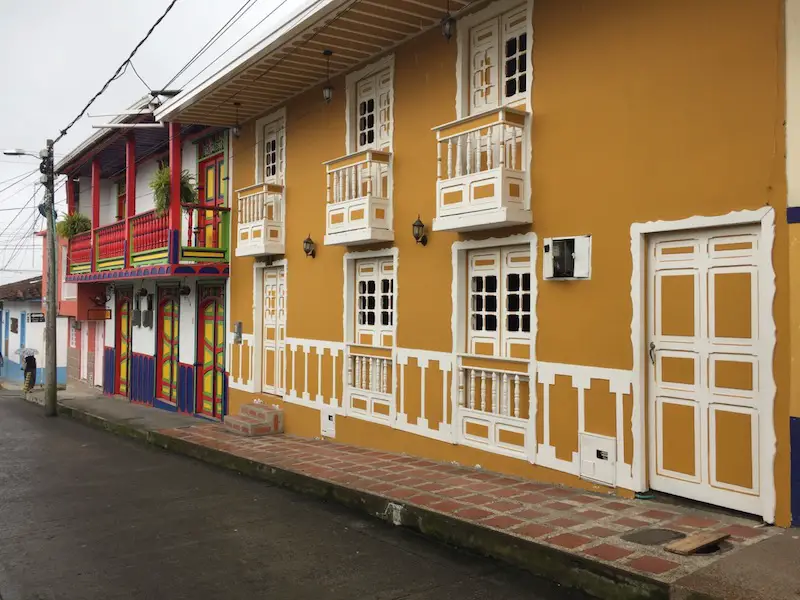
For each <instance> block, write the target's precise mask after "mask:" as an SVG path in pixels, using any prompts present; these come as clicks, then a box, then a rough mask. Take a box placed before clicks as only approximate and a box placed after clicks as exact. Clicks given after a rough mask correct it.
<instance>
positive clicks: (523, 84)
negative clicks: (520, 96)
mask: <svg viewBox="0 0 800 600" xmlns="http://www.w3.org/2000/svg"><path fill="white" fill-rule="evenodd" d="M527 89H528V80H527V79H526V77H525V75H520V76H519V91H520V93H524V92H525V91H526V90H527Z"/></svg>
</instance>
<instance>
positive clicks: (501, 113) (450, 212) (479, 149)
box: [433, 108, 531, 231]
mask: <svg viewBox="0 0 800 600" xmlns="http://www.w3.org/2000/svg"><path fill="white" fill-rule="evenodd" d="M526 118H527V113H525V112H522V111H519V110H516V109H512V108H499V109H496V110H494V111H491V112H488V113H483V114H480V115H473V116H470V117H467V118H466V119H461V120H459V121H454V122H452V123H448V124H446V125H441V126H440V127H436V128H434V131H436V138H437V157H438V167H437V182H436V219H435V220H434V222H433V229H434V230H457V231H469V230H474V229H489V228H494V227H506V226H509V225H517V224H521V223H530V222H531V214H530V210H528V209H527V208H526V206H525V202H526V200H525V173H526V171H527V169H528V165H527V160H528V158H527V157H528V152H527V147H528V141H527V139H526V133H525V121H526Z"/></svg>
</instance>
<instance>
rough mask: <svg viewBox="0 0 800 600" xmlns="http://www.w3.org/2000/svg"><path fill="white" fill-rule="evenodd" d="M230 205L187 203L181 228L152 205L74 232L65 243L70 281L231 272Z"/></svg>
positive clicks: (67, 277) (184, 207)
mask: <svg viewBox="0 0 800 600" xmlns="http://www.w3.org/2000/svg"><path fill="white" fill-rule="evenodd" d="M229 223H230V210H229V209H228V208H226V207H222V206H204V205H202V206H201V205H183V206H182V207H181V224H180V225H181V228H180V230H175V229H171V228H170V226H169V216H168V215H166V214H164V215H159V214H157V213H156V212H155V211H154V210H150V211H147V212H143V213H140V214H137V215H134V216H133V217H130V218H129V219H128V220H127V221H125V220H120V221H117V222H116V223H112V224H110V225H103V226H101V227H97V228H95V229H93V230H92V231H87V232H85V233H81V234H78V235H76V236H73V237H72V239H70V240H69V243H68V246H67V261H68V270H67V276H66V280H67V281H72V282H88V281H108V280H117V279H135V278H142V277H170V276H191V275H207V276H212V277H227V275H228V243H229V240H228V228H229Z"/></svg>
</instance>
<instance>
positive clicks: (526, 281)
mask: <svg viewBox="0 0 800 600" xmlns="http://www.w3.org/2000/svg"><path fill="white" fill-rule="evenodd" d="M522 289H523V290H525V291H526V292H528V291H530V289H531V274H530V273H523V274H522Z"/></svg>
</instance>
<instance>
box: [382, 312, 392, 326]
mask: <svg viewBox="0 0 800 600" xmlns="http://www.w3.org/2000/svg"><path fill="white" fill-rule="evenodd" d="M381 323H382V324H383V325H391V323H390V322H389V313H388V312H386V311H383V312H381Z"/></svg>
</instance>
